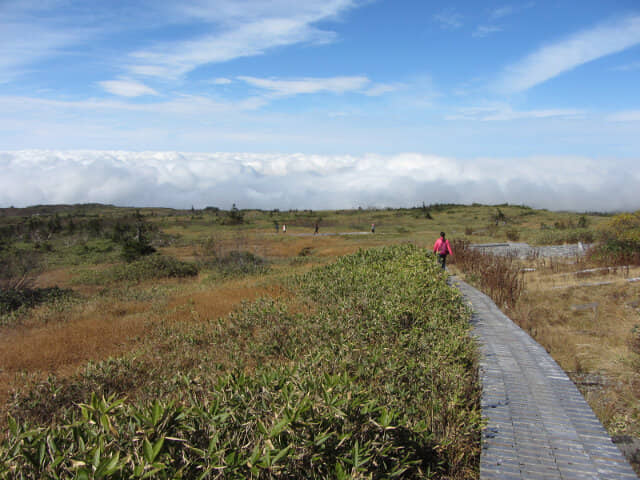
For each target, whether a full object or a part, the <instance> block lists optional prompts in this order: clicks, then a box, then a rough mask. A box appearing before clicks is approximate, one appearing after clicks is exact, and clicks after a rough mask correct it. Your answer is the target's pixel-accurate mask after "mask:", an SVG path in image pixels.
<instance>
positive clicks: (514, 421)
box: [451, 277, 638, 480]
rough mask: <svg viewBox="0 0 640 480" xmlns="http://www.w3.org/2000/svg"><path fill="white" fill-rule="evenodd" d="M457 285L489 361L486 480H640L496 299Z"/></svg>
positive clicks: (484, 362)
mask: <svg viewBox="0 0 640 480" xmlns="http://www.w3.org/2000/svg"><path fill="white" fill-rule="evenodd" d="M451 283H452V284H453V285H455V286H456V287H457V288H458V289H459V290H460V291H461V292H462V294H463V296H464V297H465V299H466V300H467V301H469V302H470V303H471V306H472V308H473V312H474V313H473V317H472V322H473V326H474V335H475V336H476V337H477V338H478V341H479V344H480V348H481V354H482V358H481V361H480V370H481V371H480V377H481V381H482V415H483V418H484V419H485V421H486V426H485V427H484V429H483V431H482V453H481V457H480V480H515V479H527V480H552V479H562V480H569V479H576V480H578V479H579V480H582V479H611V480H625V479H634V480H635V479H637V478H638V477H637V476H636V474H635V473H634V471H633V469H632V468H631V466H630V465H629V463H628V462H627V460H626V459H625V458H624V456H623V455H622V453H620V450H619V449H618V447H617V446H616V445H615V444H613V443H612V442H611V438H610V437H609V435H608V434H607V432H606V430H605V429H604V427H603V426H602V424H601V423H600V421H599V420H598V419H597V418H596V416H595V415H594V413H593V411H592V410H591V408H590V407H589V405H588V404H587V402H586V401H585V400H584V398H583V397H582V395H581V394H580V392H579V391H578V389H577V388H576V386H575V385H574V384H573V382H572V381H571V380H570V379H569V377H568V376H567V374H566V373H565V372H564V371H563V370H562V369H561V368H560V366H559V365H558V364H557V363H556V362H555V361H554V360H553V359H552V358H551V356H550V355H549V354H548V353H547V351H546V350H545V349H544V348H543V347H542V346H541V345H540V344H538V343H537V342H536V341H535V340H533V339H532V338H531V337H530V336H529V335H528V334H527V333H526V332H525V331H524V330H522V329H521V328H520V327H518V326H517V325H516V324H515V323H513V322H512V321H511V320H510V319H509V318H508V317H507V316H506V315H504V314H503V313H502V312H501V311H500V310H499V309H498V307H497V306H496V305H495V304H494V303H493V301H492V300H491V299H490V298H489V297H487V296H486V295H484V294H483V293H481V292H480V291H478V290H476V289H475V288H473V287H471V286H470V285H468V284H466V283H465V282H463V281H461V280H459V279H456V278H455V277H452V278H451Z"/></svg>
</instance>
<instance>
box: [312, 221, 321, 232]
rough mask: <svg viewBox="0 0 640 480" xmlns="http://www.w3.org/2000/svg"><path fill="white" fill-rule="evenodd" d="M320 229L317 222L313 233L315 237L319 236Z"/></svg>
mask: <svg viewBox="0 0 640 480" xmlns="http://www.w3.org/2000/svg"><path fill="white" fill-rule="evenodd" d="M319 228H320V227H319V226H318V222H316V229H315V231H314V232H313V234H314V235H317V234H318V229H319Z"/></svg>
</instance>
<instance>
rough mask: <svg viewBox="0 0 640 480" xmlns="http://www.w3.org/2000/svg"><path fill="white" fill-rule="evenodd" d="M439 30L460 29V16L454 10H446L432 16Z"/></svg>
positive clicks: (461, 23)
mask: <svg viewBox="0 0 640 480" xmlns="http://www.w3.org/2000/svg"><path fill="white" fill-rule="evenodd" d="M433 20H435V21H436V22H437V23H438V24H439V25H440V28H442V29H444V30H456V29H458V28H460V27H462V25H463V22H462V15H461V14H460V13H458V12H457V11H456V10H454V9H451V8H448V9H445V10H442V11H440V12H438V13H436V14H434V15H433Z"/></svg>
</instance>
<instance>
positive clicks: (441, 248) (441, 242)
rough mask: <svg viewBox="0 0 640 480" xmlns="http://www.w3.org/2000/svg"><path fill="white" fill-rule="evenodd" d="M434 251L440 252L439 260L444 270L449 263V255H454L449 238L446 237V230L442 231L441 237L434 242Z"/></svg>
mask: <svg viewBox="0 0 640 480" xmlns="http://www.w3.org/2000/svg"><path fill="white" fill-rule="evenodd" d="M433 253H437V254H438V261H439V262H440V265H441V266H442V269H443V270H444V268H445V265H446V263H447V255H453V251H452V250H451V245H450V244H449V240H447V239H446V238H444V232H440V238H438V239H437V240H436V243H434V244H433Z"/></svg>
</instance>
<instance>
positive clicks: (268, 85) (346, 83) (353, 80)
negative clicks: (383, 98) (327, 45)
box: [238, 76, 371, 96]
mask: <svg viewBox="0 0 640 480" xmlns="http://www.w3.org/2000/svg"><path fill="white" fill-rule="evenodd" d="M238 80H242V81H243V82H245V83H248V84H249V85H251V86H253V87H257V88H260V89H263V90H267V91H269V92H271V93H272V94H274V95H276V96H292V95H300V94H305V93H319V92H329V93H346V92H353V91H359V90H361V89H362V88H364V87H365V86H367V85H368V84H369V83H370V82H371V81H370V80H369V79H368V78H367V77H363V76H358V77H329V78H300V79H293V80H282V79H273V78H257V77H248V76H239V77H238Z"/></svg>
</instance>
